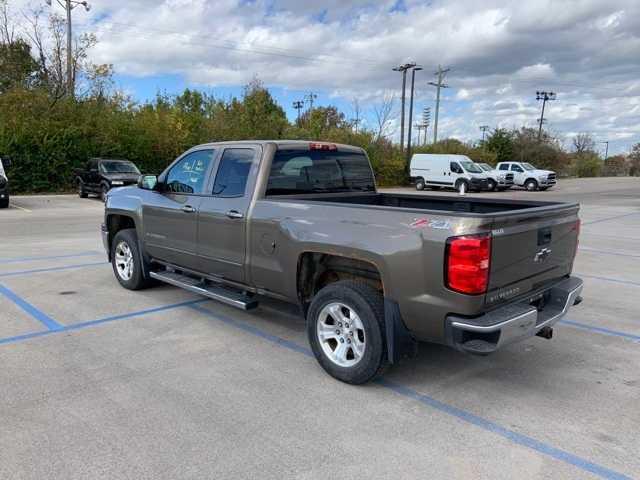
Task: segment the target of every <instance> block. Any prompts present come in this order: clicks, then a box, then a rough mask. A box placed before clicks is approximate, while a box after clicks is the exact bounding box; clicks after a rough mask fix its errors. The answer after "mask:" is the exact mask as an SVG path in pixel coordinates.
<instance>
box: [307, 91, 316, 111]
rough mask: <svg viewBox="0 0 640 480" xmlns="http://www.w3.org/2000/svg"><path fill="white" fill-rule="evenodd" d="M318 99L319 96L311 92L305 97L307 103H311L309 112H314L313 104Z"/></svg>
mask: <svg viewBox="0 0 640 480" xmlns="http://www.w3.org/2000/svg"><path fill="white" fill-rule="evenodd" d="M316 98H318V95H316V94H315V93H313V92H309V93H308V94H307V95H305V96H304V99H305V100H306V101H307V102H309V111H311V110H313V102H314V100H315V99H316Z"/></svg>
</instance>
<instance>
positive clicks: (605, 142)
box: [600, 140, 609, 160]
mask: <svg viewBox="0 0 640 480" xmlns="http://www.w3.org/2000/svg"><path fill="white" fill-rule="evenodd" d="M600 143H604V144H605V145H606V147H605V150H604V159H605V160H606V159H607V158H608V157H609V140H605V141H604V142H600Z"/></svg>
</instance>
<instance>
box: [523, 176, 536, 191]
mask: <svg viewBox="0 0 640 480" xmlns="http://www.w3.org/2000/svg"><path fill="white" fill-rule="evenodd" d="M524 188H526V189H527V190H529V191H530V192H535V191H536V190H537V189H538V182H536V181H535V180H534V179H533V178H530V179H529V180H527V181H526V182H524Z"/></svg>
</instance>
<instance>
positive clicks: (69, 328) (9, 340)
mask: <svg viewBox="0 0 640 480" xmlns="http://www.w3.org/2000/svg"><path fill="white" fill-rule="evenodd" d="M207 301H209V299H207V298H199V299H196V300H189V301H186V302H180V303H172V304H169V305H162V306H160V307H153V308H147V309H144V310H138V311H135V312H131V313H124V314H122V315H114V316H111V317H105V318H99V319H97V320H90V321H88V322H81V323H72V324H71V325H60V328H58V329H56V330H43V331H41V332H32V333H26V334H23V335H16V336H13V337H7V338H0V345H7V344H11V343H18V342H22V341H24V340H29V339H31V338H38V337H44V336H46V335H53V334H56V333H62V332H69V331H73V330H81V329H83V328H87V327H92V326H94V325H100V324H103V323H109V322H115V321H118V320H125V319H128V318H134V317H141V316H143V315H148V314H150V313H155V312H163V311H166V310H172V309H174V308H180V307H188V306H190V305H196V304H198V303H202V302H207Z"/></svg>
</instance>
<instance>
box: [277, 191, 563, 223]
mask: <svg viewBox="0 0 640 480" xmlns="http://www.w3.org/2000/svg"><path fill="white" fill-rule="evenodd" d="M268 199H269V200H285V201H286V200H291V201H307V202H328V203H342V204H348V205H350V206H368V207H391V208H401V209H417V210H426V211H431V212H434V213H438V214H448V213H451V214H454V215H465V214H466V215H469V216H474V217H475V216H479V215H483V214H484V215H491V214H497V213H508V212H514V213H521V212H523V210H529V209H533V208H538V209H540V208H542V209H545V208H544V207H549V209H554V208H555V207H559V206H574V205H573V204H566V203H561V202H534V201H530V200H526V201H525V200H506V199H489V198H487V199H484V198H468V197H467V198H464V197H460V196H454V195H452V196H446V197H445V196H440V195H437V196H436V195H432V196H431V195H428V194H426V195H415V194H391V193H366V194H357V193H356V194H352V193H339V194H333V193H322V194H310V195H282V196H273V197H268ZM545 210H546V209H545Z"/></svg>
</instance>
